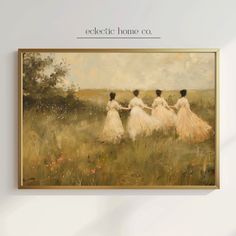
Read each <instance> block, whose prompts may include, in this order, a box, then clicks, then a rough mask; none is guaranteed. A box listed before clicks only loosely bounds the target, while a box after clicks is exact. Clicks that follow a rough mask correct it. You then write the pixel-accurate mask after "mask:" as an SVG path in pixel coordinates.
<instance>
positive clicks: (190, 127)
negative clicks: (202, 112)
mask: <svg viewBox="0 0 236 236" xmlns="http://www.w3.org/2000/svg"><path fill="white" fill-rule="evenodd" d="M175 108H176V109H177V110H178V114H177V120H176V131H177V134H178V135H179V138H180V139H182V140H184V141H186V142H190V143H198V142H203V141H205V140H207V139H208V138H209V137H210V134H211V131H212V128H211V126H210V125H209V124H208V123H207V122H205V121H203V120H202V119H201V118H199V117H198V116H197V115H196V114H195V113H193V112H192V111H191V109H190V105H189V102H188V99H187V98H186V97H182V98H180V99H179V100H178V101H177V103H176V104H175Z"/></svg>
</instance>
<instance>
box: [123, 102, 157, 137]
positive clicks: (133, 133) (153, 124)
mask: <svg viewBox="0 0 236 236" xmlns="http://www.w3.org/2000/svg"><path fill="white" fill-rule="evenodd" d="M160 126H161V125H160V121H158V120H157V119H155V118H154V117H152V116H150V115H148V114H147V113H146V112H145V111H144V110H143V109H142V108H140V107H138V106H136V107H133V108H132V110H131V112H130V116H129V118H128V122H127V131H128V133H129V136H130V138H131V139H132V140H133V141H134V140H135V139H136V137H137V136H138V135H143V136H148V135H151V134H152V132H153V131H154V130H158V129H159V128H160Z"/></svg>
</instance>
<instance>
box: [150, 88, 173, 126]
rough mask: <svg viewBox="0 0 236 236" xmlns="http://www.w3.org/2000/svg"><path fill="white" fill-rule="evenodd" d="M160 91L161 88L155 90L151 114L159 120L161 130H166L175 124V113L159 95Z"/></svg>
mask: <svg viewBox="0 0 236 236" xmlns="http://www.w3.org/2000/svg"><path fill="white" fill-rule="evenodd" d="M161 93H162V91H161V90H159V89H158V90H156V95H157V97H156V98H155V99H154V101H153V103H152V116H153V117H155V118H157V119H158V120H159V121H160V122H161V124H162V129H163V131H167V130H169V129H170V128H172V127H174V126H175V122H176V114H175V112H174V111H173V110H172V109H171V108H170V107H169V105H168V103H167V102H166V100H165V99H164V98H163V97H161Z"/></svg>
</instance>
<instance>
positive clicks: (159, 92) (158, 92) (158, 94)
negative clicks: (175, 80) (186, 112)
mask: <svg viewBox="0 0 236 236" xmlns="http://www.w3.org/2000/svg"><path fill="white" fill-rule="evenodd" d="M161 93H162V91H161V90H160V89H157V90H156V95H157V96H158V97H160V96H161Z"/></svg>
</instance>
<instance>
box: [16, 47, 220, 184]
mask: <svg viewBox="0 0 236 236" xmlns="http://www.w3.org/2000/svg"><path fill="white" fill-rule="evenodd" d="M18 54H19V188H218V187H219V173H218V168H219V166H218V151H217V147H218V141H217V140H218V129H217V112H218V106H217V100H218V95H217V94H218V91H217V85H218V79H217V78H218V70H217V68H218V50H214V49H208V50H197V49H182V50H181V49H169V50H168V49H19V52H18Z"/></svg>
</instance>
